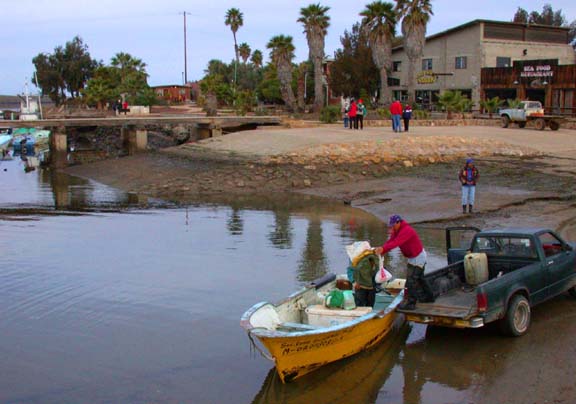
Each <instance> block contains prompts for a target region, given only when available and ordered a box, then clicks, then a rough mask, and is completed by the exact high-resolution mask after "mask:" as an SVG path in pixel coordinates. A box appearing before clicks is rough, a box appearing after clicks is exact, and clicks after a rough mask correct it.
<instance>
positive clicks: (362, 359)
mask: <svg viewBox="0 0 576 404" xmlns="http://www.w3.org/2000/svg"><path fill="white" fill-rule="evenodd" d="M2 163H3V164H2V166H1V167H2V168H7V169H8V170H7V171H3V170H2V171H1V173H2V174H1V175H2V177H1V178H2V184H3V187H4V191H5V192H2V193H1V194H0V251H1V252H2V253H1V255H0V307H2V311H1V312H0V360H1V362H2V366H1V367H0V402H24V403H36V402H38V403H42V402H95V403H97V402H191V403H192V402H193V403H212V402H250V401H251V400H252V399H254V401H256V402H277V401H273V400H275V399H278V400H280V402H298V400H302V399H305V400H306V401H307V402H319V403H322V402H327V401H325V400H324V401H323V400H322V397H328V396H329V397H334V399H333V400H331V401H328V402H343V400H341V399H340V398H348V401H355V402H372V401H375V400H377V401H381V402H400V401H402V397H407V396H408V395H409V394H415V395H416V396H420V395H426V394H430V393H429V392H428V390H427V389H430V388H434V386H437V383H432V382H431V381H430V376H429V375H428V374H423V373H422V372H421V371H420V370H419V369H420V368H419V367H418V366H419V365H418V364H419V363H421V362H423V361H424V362H425V361H426V359H422V356H426V355H429V353H428V348H422V349H420V348H419V346H418V345H417V344H416V345H415V346H414V347H413V345H410V344H411V343H412V342H413V341H414V336H415V335H418V332H421V331H422V329H423V327H419V326H414V327H407V326H405V325H404V326H402V325H401V324H399V325H398V327H399V329H398V331H397V332H395V333H393V334H391V336H390V338H387V339H386V342H385V343H383V344H381V345H379V346H378V347H376V348H375V349H374V350H371V351H369V352H365V353H362V354H360V355H358V356H356V357H353V358H348V359H346V360H344V361H342V362H339V363H335V364H331V365H329V366H327V367H326V368H325V369H321V370H320V371H318V372H314V373H313V374H311V375H310V376H309V377H308V376H307V377H305V378H302V379H299V380H298V381H296V382H295V383H294V384H291V385H281V384H279V382H278V380H277V378H276V376H275V373H274V372H271V371H270V368H271V365H270V363H269V362H267V361H264V360H263V359H262V358H256V359H254V358H251V357H250V354H249V343H248V341H247V338H246V335H245V334H244V332H243V330H242V329H241V328H240V327H239V325H238V321H239V318H240V316H241V314H242V313H243V312H244V310H246V309H247V308H249V307H250V306H252V305H253V304H255V303H257V302H258V301H260V300H269V301H277V300H279V299H282V298H284V297H285V296H287V295H288V294H289V293H291V292H293V291H294V290H296V289H297V288H299V287H300V286H301V285H302V284H303V283H305V282H307V281H309V280H311V279H314V278H317V277H318V276H321V275H323V274H325V273H326V272H329V271H331V272H339V273H341V272H344V271H345V268H346V266H347V263H348V258H347V256H346V253H345V251H344V246H346V245H347V244H349V243H351V242H353V241H357V240H370V241H371V243H372V245H378V244H380V243H382V242H383V241H384V239H385V237H386V234H385V228H384V227H383V226H382V223H381V222H380V221H378V220H376V219H375V218H374V217H372V216H371V215H368V214H366V213H364V212H362V211H358V210H355V209H352V208H350V207H348V206H344V205H342V204H335V203H331V202H328V201H325V200H322V199H317V198H311V197H302V196H298V197H290V196H282V197H270V198H267V199H262V198H252V197H249V196H242V197H235V198H231V199H229V200H228V199H226V198H224V197H222V198H221V199H219V200H214V199H212V200H199V201H197V203H194V204H192V205H190V206H188V207H181V208H172V209H159V207H160V206H162V205H161V204H160V203H159V202H157V201H146V199H140V198H138V197H137V196H135V195H130V194H126V193H123V192H120V191H117V190H114V189H111V188H109V187H106V186H103V185H100V184H97V183H94V182H91V181H86V180H82V179H78V178H73V177H69V176H67V175H65V174H62V173H51V172H49V171H42V170H40V171H37V172H32V173H28V174H24V173H23V171H22V170H19V169H18V165H17V164H18V162H12V164H10V165H5V164H4V163H5V162H2ZM146 204H147V206H149V207H150V208H149V209H146V210H145V209H141V208H142V207H143V206H146ZM165 206H169V205H168V204H165ZM129 208H138V209H137V210H136V209H129ZM15 212H18V213H17V214H18V215H19V216H20V217H21V218H26V217H31V216H33V217H34V218H35V219H36V220H34V221H32V222H23V221H21V220H12V219H13V217H14V215H15V214H16V213H15ZM50 212H53V213H54V214H48V213H50ZM70 212H76V214H74V215H71V214H70ZM85 212H89V214H85ZM60 213H62V214H60ZM7 219H10V220H7ZM420 233H421V235H422V237H423V240H424V242H425V244H426V247H427V249H428V251H429V252H430V256H431V259H432V261H434V260H437V261H438V262H441V257H442V254H443V253H442V249H443V234H442V233H441V232H439V231H437V230H427V229H420ZM387 265H388V266H389V268H390V269H392V270H393V272H394V271H396V272H397V273H401V271H403V268H404V263H403V261H402V259H401V258H400V256H399V255H398V254H393V255H392V257H391V258H390V259H389V261H388V263H387ZM424 329H425V328H424ZM408 335H410V337H408V342H409V345H406V341H407V336H408ZM2 347H3V348H2ZM411 355H412V356H413V359H410V357H411ZM410 366H413V367H415V369H416V373H414V372H412V373H411V371H410ZM430 367H432V366H430ZM267 375H268V376H267ZM414 380H416V382H414ZM263 381H264V383H263ZM440 383H442V381H439V382H438V385H440ZM464 384H466V383H460V384H458V385H451V384H446V385H445V386H448V387H442V389H444V390H446V389H448V390H450V389H454V390H458V389H460V388H462V385H464ZM222 386H226V388H225V389H223V388H222ZM407 386H410V387H407ZM404 387H406V388H408V389H409V391H407V392H403V391H402V389H403V388H404ZM464 388H465V387H464ZM450 391H451V390H450ZM444 393H446V392H445V391H443V394H444ZM456 396H458V395H457V394H456V395H454V397H456ZM255 397H256V398H255ZM355 399H356V400H355ZM269 400H272V401H269ZM308 400H310V401H308ZM358 400H359V401H358ZM300 402H302V401H300ZM415 402H417V401H415Z"/></svg>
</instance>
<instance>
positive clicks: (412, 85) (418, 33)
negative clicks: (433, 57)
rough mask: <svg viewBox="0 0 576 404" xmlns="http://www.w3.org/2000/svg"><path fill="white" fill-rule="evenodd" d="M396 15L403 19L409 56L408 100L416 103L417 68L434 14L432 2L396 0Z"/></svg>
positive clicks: (403, 29)
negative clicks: (428, 25)
mask: <svg viewBox="0 0 576 404" xmlns="http://www.w3.org/2000/svg"><path fill="white" fill-rule="evenodd" d="M396 13H397V15H398V18H399V19H400V18H402V35H403V37H404V49H405V51H406V56H408V71H407V80H406V83H407V86H408V100H409V101H410V102H414V97H415V90H416V75H415V72H416V66H417V64H418V62H419V61H420V59H421V58H422V55H423V54H424V43H425V42H426V25H427V24H428V21H429V20H430V16H432V15H434V13H433V12H432V4H431V0H396Z"/></svg>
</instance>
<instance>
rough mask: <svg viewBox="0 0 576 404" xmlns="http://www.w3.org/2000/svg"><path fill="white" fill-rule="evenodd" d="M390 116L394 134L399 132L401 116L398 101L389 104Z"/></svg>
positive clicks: (400, 129)
mask: <svg viewBox="0 0 576 404" xmlns="http://www.w3.org/2000/svg"><path fill="white" fill-rule="evenodd" d="M390 115H392V129H393V130H394V132H401V131H402V128H401V127H400V116H401V115H402V104H400V101H398V100H394V102H393V103H392V104H390Z"/></svg>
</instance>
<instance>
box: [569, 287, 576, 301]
mask: <svg viewBox="0 0 576 404" xmlns="http://www.w3.org/2000/svg"><path fill="white" fill-rule="evenodd" d="M568 293H569V294H570V296H572V297H573V298H575V299H576V286H572V287H571V288H570V289H568Z"/></svg>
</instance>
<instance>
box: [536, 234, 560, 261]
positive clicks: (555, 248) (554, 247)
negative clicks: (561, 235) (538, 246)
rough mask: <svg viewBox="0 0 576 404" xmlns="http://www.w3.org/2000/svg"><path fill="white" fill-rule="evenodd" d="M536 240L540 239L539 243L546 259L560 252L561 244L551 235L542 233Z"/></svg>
mask: <svg viewBox="0 0 576 404" xmlns="http://www.w3.org/2000/svg"><path fill="white" fill-rule="evenodd" d="M538 238H539V239H540V243H542V248H543V249H544V255H545V256H546V257H550V256H552V255H556V254H559V253H561V252H562V242H561V241H560V240H559V239H558V237H556V236H555V235H553V234H552V233H549V232H546V233H542V234H540V235H539V236H538Z"/></svg>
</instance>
